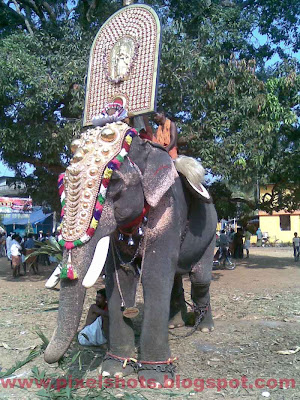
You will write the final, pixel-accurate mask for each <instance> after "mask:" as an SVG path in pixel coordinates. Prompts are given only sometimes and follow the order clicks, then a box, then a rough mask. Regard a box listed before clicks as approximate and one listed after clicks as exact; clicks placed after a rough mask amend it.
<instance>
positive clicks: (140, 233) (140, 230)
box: [138, 226, 144, 236]
mask: <svg viewBox="0 0 300 400" xmlns="http://www.w3.org/2000/svg"><path fill="white" fill-rule="evenodd" d="M138 234H139V236H143V235H144V231H143V229H142V227H141V226H140V227H139V229H138Z"/></svg>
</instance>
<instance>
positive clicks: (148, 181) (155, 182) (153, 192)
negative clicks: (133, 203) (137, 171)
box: [142, 143, 178, 207]
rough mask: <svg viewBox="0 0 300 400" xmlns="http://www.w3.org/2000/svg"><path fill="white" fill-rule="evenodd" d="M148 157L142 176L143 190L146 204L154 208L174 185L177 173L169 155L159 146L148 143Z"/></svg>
mask: <svg viewBox="0 0 300 400" xmlns="http://www.w3.org/2000/svg"><path fill="white" fill-rule="evenodd" d="M148 148H149V152H148V157H147V161H146V166H145V170H144V174H143V180H142V184H143V189H144V195H145V198H146V201H147V203H148V204H149V205H150V206H151V207H156V206H157V205H158V203H159V201H160V199H161V198H162V197H163V195H164V194H165V193H166V192H167V191H168V190H169V189H170V187H171V186H172V185H173V184H174V182H175V179H176V177H178V174H177V171H176V169H175V167H174V163H173V161H172V159H171V157H170V156H169V154H168V153H167V152H166V151H165V150H164V149H163V148H161V147H160V146H159V147H158V146H155V145H152V144H150V143H148Z"/></svg>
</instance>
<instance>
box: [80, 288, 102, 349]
mask: <svg viewBox="0 0 300 400" xmlns="http://www.w3.org/2000/svg"><path fill="white" fill-rule="evenodd" d="M107 339H108V307H107V299H106V292H105V289H100V290H98V291H97V295H96V302H95V304H92V305H91V306H90V309H89V311H88V315H87V318H86V322H85V327H84V328H83V329H82V331H81V332H79V334H78V341H79V343H80V344H81V345H85V346H99V345H101V344H104V343H106V342H107Z"/></svg>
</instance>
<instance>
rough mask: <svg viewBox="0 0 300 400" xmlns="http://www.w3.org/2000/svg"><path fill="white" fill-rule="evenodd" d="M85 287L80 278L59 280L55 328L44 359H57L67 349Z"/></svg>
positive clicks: (74, 330) (75, 326)
mask: <svg viewBox="0 0 300 400" xmlns="http://www.w3.org/2000/svg"><path fill="white" fill-rule="evenodd" d="M85 292H86V289H85V288H84V287H83V286H82V281H81V280H79V279H78V280H76V281H71V282H67V281H66V282H61V289H60V299H59V310H58V318H57V328H56V329H55V331H54V333H53V336H52V338H51V341H50V343H49V345H48V347H47V349H46V351H45V355H44V357H45V361H46V362H47V363H49V364H52V363H55V362H56V361H58V360H59V359H60V358H61V357H62V356H63V355H64V354H65V352H66V351H67V350H68V348H69V346H70V344H71V342H72V339H73V337H74V336H75V334H76V332H77V328H78V325H79V322H80V318H81V314H82V308H83V302H84V298H85Z"/></svg>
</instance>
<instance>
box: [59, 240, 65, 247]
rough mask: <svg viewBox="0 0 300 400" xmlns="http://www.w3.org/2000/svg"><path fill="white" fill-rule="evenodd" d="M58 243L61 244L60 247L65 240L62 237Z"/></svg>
mask: <svg viewBox="0 0 300 400" xmlns="http://www.w3.org/2000/svg"><path fill="white" fill-rule="evenodd" d="M58 243H59V244H60V245H61V247H64V245H65V243H66V241H65V240H64V239H61V240H60V241H59V242H58Z"/></svg>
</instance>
